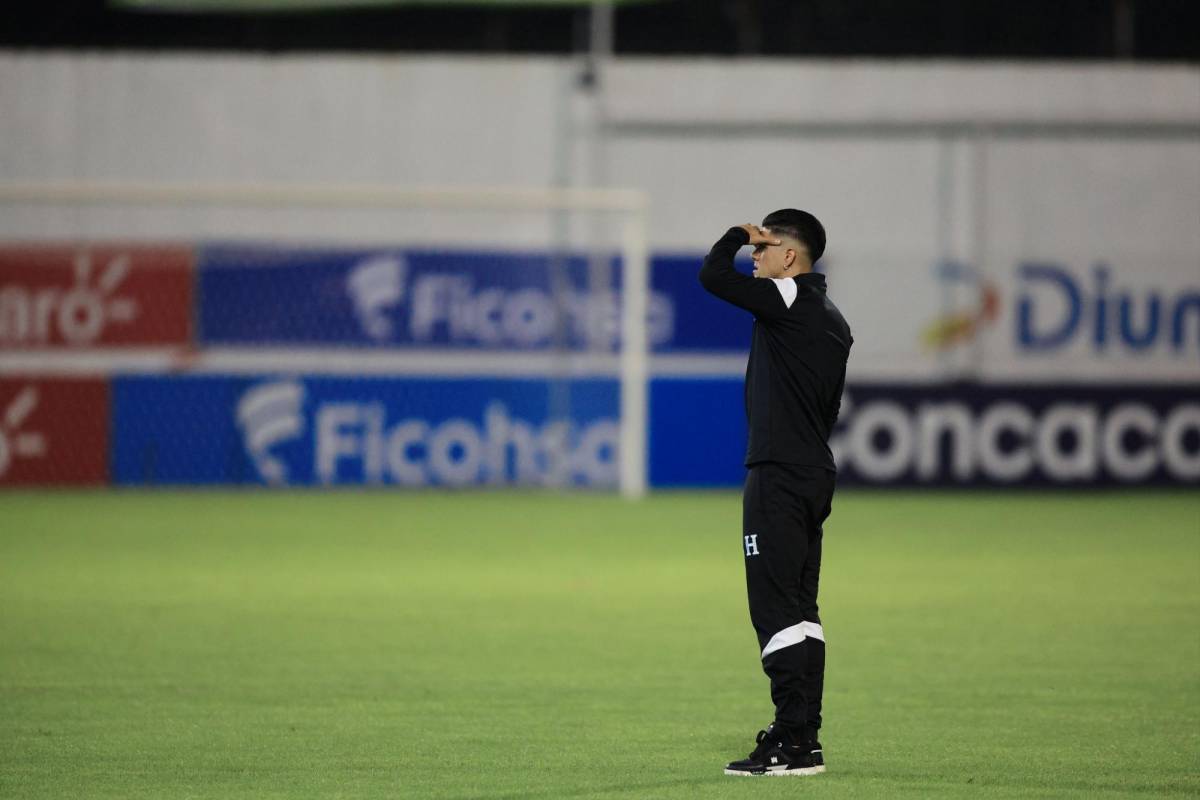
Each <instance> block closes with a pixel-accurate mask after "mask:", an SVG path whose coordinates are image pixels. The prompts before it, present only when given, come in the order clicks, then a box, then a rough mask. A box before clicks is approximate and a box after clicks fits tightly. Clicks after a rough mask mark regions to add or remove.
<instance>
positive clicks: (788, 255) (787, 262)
mask: <svg viewBox="0 0 1200 800" xmlns="http://www.w3.org/2000/svg"><path fill="white" fill-rule="evenodd" d="M797 258H799V253H797V252H796V251H795V250H793V249H792V248H790V247H789V248H788V249H787V252H785V253H784V254H783V266H784V268H785V269H791V268H792V265H793V264H795V263H796V259H797Z"/></svg>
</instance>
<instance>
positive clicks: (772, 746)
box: [725, 725, 825, 775]
mask: <svg viewBox="0 0 1200 800" xmlns="http://www.w3.org/2000/svg"><path fill="white" fill-rule="evenodd" d="M774 727H775V726H774V725H770V726H768V727H767V729H766V730H765V731H759V732H758V738H757V739H756V742H757V747H755V748H754V752H752V753H751V754H750V755H749V756H748V757H746V758H744V759H742V760H741V761H734V762H732V763H730V764H726V765H725V774H726V775H819V774H821V773H822V772H824V771H825V757H824V754H822V752H821V743H820V742H806V743H802V744H799V745H793V744H790V743H786V742H783V741H780V737H778V736H774V735H772V733H771V731H772V729H773V728H774Z"/></svg>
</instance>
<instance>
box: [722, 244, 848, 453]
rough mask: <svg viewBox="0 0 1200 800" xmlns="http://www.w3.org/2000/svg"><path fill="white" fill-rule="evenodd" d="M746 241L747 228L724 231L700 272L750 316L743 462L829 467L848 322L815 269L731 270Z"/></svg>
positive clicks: (843, 375)
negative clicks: (774, 273) (780, 274)
mask: <svg viewBox="0 0 1200 800" xmlns="http://www.w3.org/2000/svg"><path fill="white" fill-rule="evenodd" d="M749 243H750V235H749V234H748V233H746V231H744V230H743V229H741V228H730V229H729V230H728V231H727V232H726V233H725V235H724V236H722V237H721V238H720V239H719V240H718V241H717V243H716V244H714V245H713V247H712V250H711V251H710V252H709V254H708V257H707V258H705V259H704V266H703V267H701V269H700V283H701V284H702V285H703V286H704V288H705V289H707V290H708V291H709V292H711V293H713V294H715V295H716V296H717V297H719V298H721V299H722V300H725V301H726V302H729V303H733V304H734V305H735V306H737V307H738V308H744V309H746V310H747V311H749V312H750V313H752V314H754V317H755V319H754V339H753V341H752V343H751V345H750V360H749V362H748V363H747V364H746V420H747V422H748V423H749V426H750V439H749V442H748V443H747V446H746V466H750V465H752V464H757V463H759V462H762V461H776V462H781V463H784V464H799V465H803V466H809V467H823V468H825V469H829V470H834V469H836V467H835V465H834V463H833V454H832V453H830V451H829V434H830V432H831V431H832V430H833V424H834V423H835V422H837V416H838V410H839V409H840V408H841V402H842V389H843V388H844V387H845V384H846V360H847V359H848V358H849V356H850V345H851V344H853V343H854V338H853V337H852V336H851V335H850V326H848V325H847V324H846V320H845V319H843V318H842V313H841V312H840V311H838V310H837V306H835V305H834V304H833V303H832V302H830V300H829V298H828V297H826V296H825V276H824V275H821V274H820V273H815V272H813V273H807V274H804V275H797V276H796V277H795V278H771V279H767V278H755V277H752V276H750V275H746V274H745V273H742V272H738V271H737V270H735V269H734V268H733V259H734V256H736V255H737V251H738V250H739V249H741V248H742V247H744V246H745V245H747V244H749Z"/></svg>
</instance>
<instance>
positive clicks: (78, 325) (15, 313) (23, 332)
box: [0, 252, 138, 345]
mask: <svg viewBox="0 0 1200 800" xmlns="http://www.w3.org/2000/svg"><path fill="white" fill-rule="evenodd" d="M129 271H130V258H129V256H128V255H119V256H117V257H115V258H113V259H112V260H111V261H109V262H108V263H107V264H105V265H104V267H103V268H102V269H100V270H99V271H98V272H97V273H96V275H95V279H94V280H93V272H94V270H93V264H92V255H91V254H90V253H88V252H81V253H79V254H77V255H76V256H75V261H74V265H73V273H74V282H73V284H72V285H71V286H70V287H67V288H66V289H65V290H64V289H63V288H61V287H53V286H50V287H44V288H37V289H30V288H27V287H24V286H16V285H7V286H0V342H2V343H4V344H25V345H39V344H48V343H49V342H51V341H52V340H53V339H54V338H55V335H56V334H57V336H59V337H61V338H62V340H63V341H65V342H67V343H68V344H74V345H86V344H91V343H93V342H95V341H97V340H98V339H99V338H100V337H101V335H102V334H103V333H104V329H105V328H106V327H107V326H108V325H110V324H112V323H128V322H132V321H133V320H134V318H136V317H137V313H138V305H137V301H136V300H135V299H133V298H131V297H121V296H119V295H118V294H117V290H118V288H119V287H120V285H121V283H122V281H124V280H125V278H126V276H127V275H128V274H129Z"/></svg>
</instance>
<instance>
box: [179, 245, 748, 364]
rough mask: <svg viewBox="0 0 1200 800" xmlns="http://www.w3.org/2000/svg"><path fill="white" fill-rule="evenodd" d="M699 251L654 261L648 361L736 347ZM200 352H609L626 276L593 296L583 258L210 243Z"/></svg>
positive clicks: (203, 255) (740, 338) (730, 317)
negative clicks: (703, 273) (709, 289)
mask: <svg viewBox="0 0 1200 800" xmlns="http://www.w3.org/2000/svg"><path fill="white" fill-rule="evenodd" d="M700 261H701V258H700V257H698V256H663V257H658V258H655V259H654V260H653V261H652V263H651V274H652V278H651V296H650V303H649V310H648V325H649V336H650V343H651V347H652V348H653V349H654V350H655V351H657V352H672V351H723V350H724V351H728V350H735V351H739V350H745V349H746V348H747V347H748V346H749V336H750V333H749V325H748V324H747V320H746V315H745V314H744V313H743V312H739V311H738V310H737V309H735V308H732V307H731V306H729V305H727V304H725V303H722V302H720V301H718V300H716V299H714V298H712V297H710V296H709V295H708V294H707V293H706V292H704V290H703V289H702V288H701V287H700V284H699V283H698V281H697V278H696V274H697V272H698V271H699V268H700ZM197 263H198V267H197V269H198V271H199V272H198V274H199V278H198V282H199V292H198V294H199V309H198V313H197V318H198V329H199V330H198V337H199V341H200V344H201V345H204V346H220V345H295V346H303V345H330V344H339V345H355V346H385V347H390V348H395V347H414V348H430V347H435V348H438V347H440V348H456V349H491V350H534V351H536V350H549V349H573V350H584V349H596V348H601V349H609V350H612V349H615V348H616V347H617V345H618V335H619V331H620V315H619V312H620V295H619V289H620V285H621V280H620V278H621V268H620V264H619V263H618V261H617V260H615V259H614V260H612V261H611V263H608V264H606V265H605V266H606V268H607V269H608V270H610V279H609V280H605V281H603V285H604V286H608V287H610V288H609V290H607V291H596V292H593V291H589V276H588V271H589V265H588V262H587V260H586V259H585V258H583V257H579V256H572V257H564V258H555V257H554V256H552V255H548V254H546V253H485V252H463V251H440V252H439V251H427V250H411V249H362V248H355V249H313V248H294V247H277V246H268V245H208V246H204V247H201V248H200V249H199V255H198V259H197Z"/></svg>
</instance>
